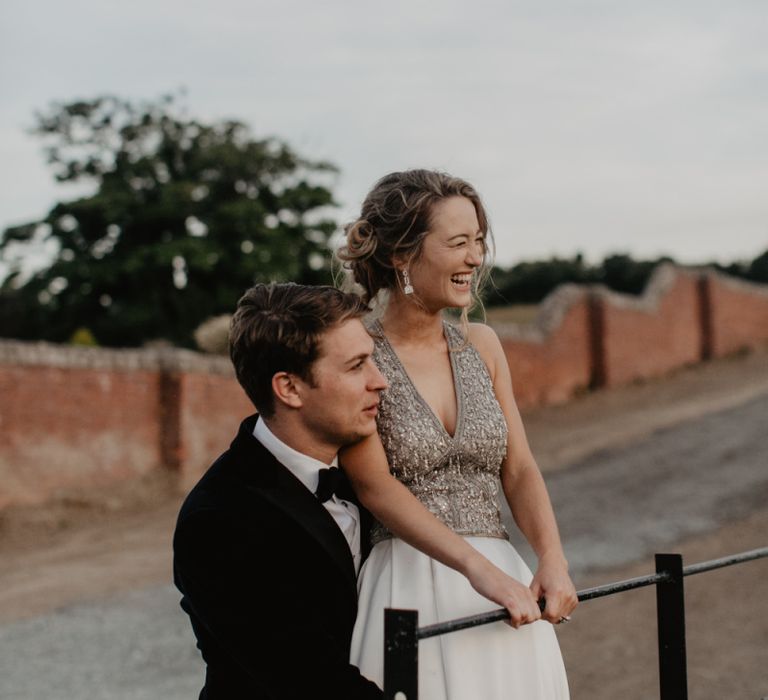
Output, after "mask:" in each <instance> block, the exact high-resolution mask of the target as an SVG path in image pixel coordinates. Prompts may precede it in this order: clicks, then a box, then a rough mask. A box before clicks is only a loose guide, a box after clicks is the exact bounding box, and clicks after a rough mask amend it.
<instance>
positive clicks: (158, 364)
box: [0, 340, 234, 376]
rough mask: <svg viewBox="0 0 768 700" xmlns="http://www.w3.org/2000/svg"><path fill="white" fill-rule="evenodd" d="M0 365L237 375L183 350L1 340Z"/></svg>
mask: <svg viewBox="0 0 768 700" xmlns="http://www.w3.org/2000/svg"><path fill="white" fill-rule="evenodd" d="M0 365H23V366H45V367H58V368H62V369H94V370H118V371H135V370H147V371H155V372H159V371H165V372H197V373H205V374H222V375H228V376H232V375H233V374H234V370H233V368H232V363H231V362H230V361H229V358H226V357H220V356H217V355H205V354H203V353H199V352H193V351H192V350H183V349H180V348H139V349H113V348H89V347H79V346H74V345H60V344H57V343H47V342H27V341H22V340H0Z"/></svg>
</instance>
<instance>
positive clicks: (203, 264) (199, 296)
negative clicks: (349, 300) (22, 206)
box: [0, 96, 336, 345]
mask: <svg viewBox="0 0 768 700" xmlns="http://www.w3.org/2000/svg"><path fill="white" fill-rule="evenodd" d="M33 133H35V134H37V135H39V136H40V137H42V138H43V139H44V141H45V142H46V144H47V156H48V161H49V163H50V164H51V166H52V168H53V170H54V174H55V177H56V179H57V180H58V181H60V182H68V183H90V184H91V185H92V186H93V194H91V195H90V196H85V197H81V198H79V199H75V200H72V201H63V202H59V203H58V204H56V205H55V206H54V207H53V208H52V209H51V211H50V212H49V213H48V215H47V216H46V217H45V218H43V219H42V220H40V221H34V222H30V223H28V224H25V225H22V226H16V227H12V228H9V229H7V230H6V231H5V232H4V235H3V236H2V239H1V240H0V260H2V261H3V262H5V263H6V264H7V265H8V267H9V269H10V274H9V275H8V276H7V277H6V279H5V280H4V281H3V283H2V286H0V328H2V331H1V332H2V334H3V335H4V336H12V337H17V338H27V339H31V338H34V339H48V340H54V341H65V340H67V339H69V338H70V337H71V336H72V334H73V333H74V332H75V331H76V330H77V329H78V328H82V327H86V328H88V329H89V330H90V331H91V332H92V333H93V335H94V336H95V338H96V340H97V341H98V342H99V343H100V344H102V345H138V344H141V343H142V342H145V341H147V340H152V339H158V338H164V339H168V340H170V341H172V342H174V343H177V344H182V345H192V331H193V330H194V328H195V327H196V326H197V325H198V324H199V323H200V322H201V321H203V320H204V319H207V318H209V317H211V316H215V315H217V314H221V313H224V312H229V311H231V310H232V309H233V307H234V305H235V303H236V301H237V299H238V298H239V296H240V295H241V294H242V292H243V291H244V290H245V289H246V288H247V287H249V286H250V285H252V284H253V283H254V282H256V281H267V280H271V279H276V280H292V281H296V282H301V283H308V284H312V283H328V282H330V281H331V272H330V263H329V253H328V239H329V238H330V236H331V235H332V233H333V232H334V230H335V228H336V224H335V222H334V221H332V220H331V219H329V218H328V217H329V213H328V212H329V208H330V207H332V206H334V202H333V197H332V194H331V192H330V190H329V187H328V180H329V178H330V176H331V175H332V174H333V173H335V172H336V169H335V167H334V166H332V165H331V164H329V163H324V162H312V161H309V160H306V159H304V158H302V157H300V156H299V155H297V154H296V153H295V152H294V151H293V150H292V149H291V148H290V147H289V146H288V145H287V144H285V143H283V142H281V141H279V140H276V139H262V140H257V139H254V138H253V137H252V135H251V133H250V131H249V129H248V127H247V126H245V125H244V124H242V123H240V122H237V121H222V122H217V123H210V124H206V123H202V122H200V121H197V120H195V119H192V118H189V117H187V116H186V115H185V114H184V111H183V109H182V108H180V107H179V105H178V100H176V98H174V97H163V98H161V99H160V100H157V101H154V102H149V103H142V104H134V103H131V102H128V101H124V100H121V99H118V98H115V97H109V96H104V97H97V98H96V99H93V100H90V101H77V102H70V103H67V104H54V105H52V106H51V107H50V108H49V110H48V111H47V112H44V113H41V114H38V115H36V126H35V128H34V130H33ZM41 240H43V241H48V242H50V241H53V242H54V243H55V248H56V249H57V251H58V252H57V253H56V254H55V257H54V258H53V260H52V261H50V262H49V263H48V264H47V265H46V266H45V267H43V268H42V269H39V270H38V271H37V272H35V273H34V274H32V275H31V276H29V275H28V274H27V275H25V273H24V271H23V266H22V260H23V257H24V255H26V254H28V252H29V251H31V250H32V249H33V248H34V246H35V245H36V244H39V242H40V241H41Z"/></svg>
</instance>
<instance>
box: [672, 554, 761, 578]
mask: <svg viewBox="0 0 768 700" xmlns="http://www.w3.org/2000/svg"><path fill="white" fill-rule="evenodd" d="M763 557H768V547H761V548H759V549H752V550H750V551H749V552H742V553H741V554H732V555H731V556H729V557H722V558H721V559H712V560H711V561H703V562H701V563H699V564H691V565H690V566H686V567H685V568H684V569H683V576H693V575H694V574H702V573H704V572H705V571H712V570H713V569H722V568H723V567H724V566H731V565H732V564H741V563H742V562H745V561H752V560H754V559H762V558H763Z"/></svg>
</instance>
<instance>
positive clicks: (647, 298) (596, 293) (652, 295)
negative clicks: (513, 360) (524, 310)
mask: <svg viewBox="0 0 768 700" xmlns="http://www.w3.org/2000/svg"><path fill="white" fill-rule="evenodd" d="M708 269H709V268H697V267H681V266H679V265H673V264H672V263H662V264H661V265H657V266H656V267H655V268H654V270H653V273H652V274H651V277H650V279H649V280H648V283H647V284H646V285H645V289H643V291H642V293H641V294H640V295H635V294H625V293H623V292H616V291H614V290H612V289H609V288H608V287H606V286H605V285H602V284H590V285H586V284H584V285H581V284H570V283H569V284H561V285H560V286H558V287H556V288H555V289H554V290H553V291H552V292H550V293H549V294H548V295H547V296H546V297H545V298H544V299H543V300H542V302H541V304H540V305H539V312H538V314H537V315H536V317H535V318H534V319H533V320H532V321H529V322H528V323H495V324H493V327H494V329H495V330H496V332H497V333H498V334H499V336H501V337H502V338H504V339H508V340H523V341H527V342H534V343H543V342H545V341H546V339H547V338H548V337H549V336H551V335H552V334H553V333H554V332H555V331H556V330H557V329H558V327H559V326H560V324H561V323H562V321H563V319H564V318H565V316H566V314H567V313H568V311H570V309H571V308H572V307H573V306H575V305H576V304H578V303H581V302H583V301H584V300H585V299H586V300H589V299H600V300H602V301H603V302H605V303H606V304H608V305H610V306H612V307H614V308H618V309H631V310H635V311H642V312H644V313H649V314H651V313H654V312H655V311H657V310H658V308H659V305H660V304H661V301H662V300H663V298H664V296H665V295H666V294H667V293H668V292H669V290H670V289H672V287H673V286H674V284H675V282H676V281H677V279H678V277H680V276H685V277H694V278H697V279H698V278H699V277H700V276H701V275H702V273H703V272H704V270H708ZM712 273H713V274H716V275H718V277H719V278H724V279H728V280H733V278H731V277H728V276H727V275H722V274H719V273H717V272H716V271H712ZM736 281H737V282H740V281H741V280H736ZM756 286H757V287H759V288H761V289H762V288H763V287H764V288H765V289H764V291H765V293H766V294H768V286H765V285H756Z"/></svg>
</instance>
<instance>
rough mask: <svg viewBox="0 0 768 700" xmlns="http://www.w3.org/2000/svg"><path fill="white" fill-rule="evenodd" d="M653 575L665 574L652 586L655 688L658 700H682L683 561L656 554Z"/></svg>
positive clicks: (684, 682) (684, 695)
mask: <svg viewBox="0 0 768 700" xmlns="http://www.w3.org/2000/svg"><path fill="white" fill-rule="evenodd" d="M656 573H657V574H666V576H665V578H664V580H662V581H659V582H658V583H657V584H656V618H657V624H658V631H659V685H660V686H661V695H660V697H661V700H686V699H687V698H688V677H687V669H686V658H685V596H684V590H683V575H684V574H683V558H682V556H680V555H679V554H657V555H656Z"/></svg>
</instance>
